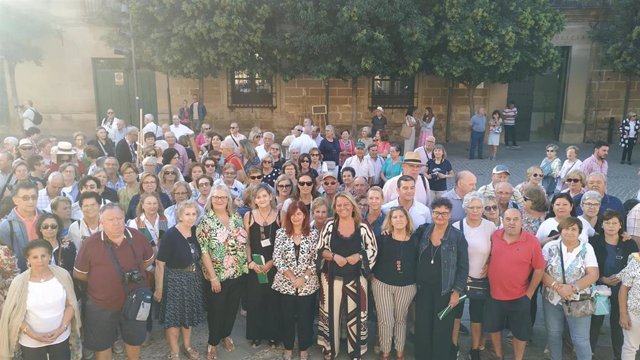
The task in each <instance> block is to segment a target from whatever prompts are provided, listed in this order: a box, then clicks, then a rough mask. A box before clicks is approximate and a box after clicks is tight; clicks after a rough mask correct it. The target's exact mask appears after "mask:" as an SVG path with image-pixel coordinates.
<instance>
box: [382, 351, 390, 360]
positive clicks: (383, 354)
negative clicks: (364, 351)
mask: <svg viewBox="0 0 640 360" xmlns="http://www.w3.org/2000/svg"><path fill="white" fill-rule="evenodd" d="M380 360H389V354H388V353H387V354H385V353H383V352H381V353H380Z"/></svg>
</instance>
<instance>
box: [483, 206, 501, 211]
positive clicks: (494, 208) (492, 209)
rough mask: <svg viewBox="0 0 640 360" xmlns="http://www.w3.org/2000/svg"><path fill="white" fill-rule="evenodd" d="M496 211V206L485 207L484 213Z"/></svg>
mask: <svg viewBox="0 0 640 360" xmlns="http://www.w3.org/2000/svg"><path fill="white" fill-rule="evenodd" d="M496 210H498V205H491V206H485V207H484V211H496Z"/></svg>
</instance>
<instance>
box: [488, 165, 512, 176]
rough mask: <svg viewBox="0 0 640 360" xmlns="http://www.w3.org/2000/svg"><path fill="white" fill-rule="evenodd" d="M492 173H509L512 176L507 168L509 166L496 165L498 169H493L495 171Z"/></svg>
mask: <svg viewBox="0 0 640 360" xmlns="http://www.w3.org/2000/svg"><path fill="white" fill-rule="evenodd" d="M491 173H492V174H501V173H507V174H509V175H511V172H509V168H508V167H507V165H496V167H494V168H493V171H492V172H491Z"/></svg>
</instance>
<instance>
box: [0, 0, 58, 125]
mask: <svg viewBox="0 0 640 360" xmlns="http://www.w3.org/2000/svg"><path fill="white" fill-rule="evenodd" d="M52 18H53V17H52V15H50V14H47V13H44V12H41V11H37V10H34V9H29V10H28V11H27V10H26V9H25V8H24V7H23V6H21V5H18V4H15V3H13V2H8V1H4V2H0V59H2V58H4V60H5V61H6V63H7V67H8V72H9V83H10V87H11V97H12V98H13V102H14V108H15V111H16V112H17V114H18V115H20V114H19V112H18V109H19V107H20V100H19V97H18V86H17V84H16V66H18V64H21V63H25V62H33V63H34V64H36V65H41V64H42V48H41V47H40V44H39V42H40V41H42V40H45V39H46V38H47V37H51V36H56V34H57V32H56V30H55V28H54V25H53V23H54V21H52V20H53V19H52ZM21 126H22V125H20V127H21Z"/></svg>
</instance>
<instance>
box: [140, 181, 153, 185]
mask: <svg viewBox="0 0 640 360" xmlns="http://www.w3.org/2000/svg"><path fill="white" fill-rule="evenodd" d="M142 185H156V182H155V181H143V182H142Z"/></svg>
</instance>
